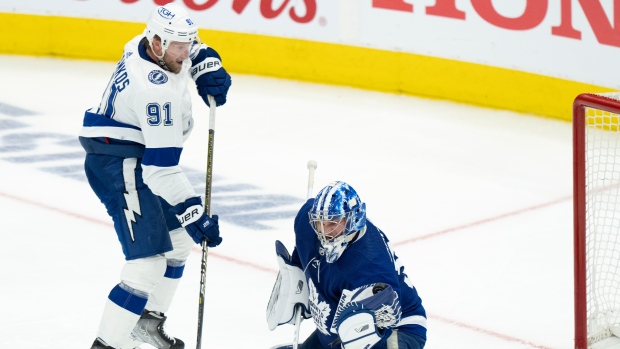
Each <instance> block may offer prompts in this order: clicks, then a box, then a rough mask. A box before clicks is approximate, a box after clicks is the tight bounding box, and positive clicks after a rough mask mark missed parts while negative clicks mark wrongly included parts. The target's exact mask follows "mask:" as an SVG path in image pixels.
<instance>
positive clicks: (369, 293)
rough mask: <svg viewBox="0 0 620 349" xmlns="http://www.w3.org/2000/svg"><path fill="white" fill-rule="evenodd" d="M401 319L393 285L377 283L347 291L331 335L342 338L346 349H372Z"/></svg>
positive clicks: (331, 329) (344, 293)
mask: <svg viewBox="0 0 620 349" xmlns="http://www.w3.org/2000/svg"><path fill="white" fill-rule="evenodd" d="M401 315H402V312H401V308H400V302H399V300H398V294H397V293H396V292H394V290H393V289H392V286H390V285H387V284H383V283H376V284H372V285H367V286H362V287H359V288H356V289H355V290H353V291H349V290H344V291H343V292H342V296H341V297H340V301H339V302H338V309H337V310H336V315H334V321H333V322H332V326H331V328H330V331H331V332H332V333H336V334H338V336H339V337H340V340H341V341H342V347H343V348H344V349H366V348H371V347H372V346H374V345H375V344H377V343H378V342H379V341H381V340H382V339H383V338H384V336H385V334H386V331H385V330H386V329H387V328H390V327H392V326H393V325H395V324H397V323H398V321H400V318H401Z"/></svg>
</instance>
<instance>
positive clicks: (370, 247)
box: [292, 199, 426, 348]
mask: <svg viewBox="0 0 620 349" xmlns="http://www.w3.org/2000/svg"><path fill="white" fill-rule="evenodd" d="M313 202H314V199H310V200H308V201H307V202H306V204H304V206H302V208H301V209H300V211H299V213H298V214H297V217H296V218H295V239H296V240H295V249H294V251H293V254H292V261H293V263H294V264H296V265H299V266H301V268H302V270H303V271H304V273H305V275H306V279H307V281H308V288H309V294H310V300H309V306H310V311H311V314H312V318H313V320H314V323H315V325H316V328H317V332H318V333H319V339H320V341H321V343H322V345H323V346H324V347H325V348H340V344H339V338H338V335H337V334H336V333H335V330H334V328H333V325H334V324H333V321H334V316H335V313H336V311H337V307H338V303H339V301H340V298H341V296H342V295H343V291H347V292H348V291H351V290H354V289H357V288H360V287H364V286H368V285H372V284H376V283H384V284H388V285H390V286H391V287H392V289H393V290H394V291H395V292H396V294H397V295H398V300H399V302H400V304H399V305H400V308H401V311H402V315H401V317H400V319H399V321H398V322H396V323H395V324H393V325H391V326H389V327H388V328H386V329H385V330H384V331H385V332H384V336H383V340H382V341H381V342H379V343H377V344H376V345H375V347H377V348H378V347H381V345H383V343H384V341H385V340H386V339H387V338H388V337H389V336H390V334H391V333H392V331H393V329H395V328H397V329H398V331H402V332H409V333H413V334H416V335H418V336H420V337H422V338H424V339H426V312H425V310H424V307H423V306H422V300H421V299H420V297H419V296H418V292H417V290H416V289H415V287H414V286H413V284H412V283H411V281H410V280H409V278H408V277H407V274H405V267H404V266H403V265H402V264H401V262H400V260H399V259H398V257H397V256H396V255H395V254H394V252H393V250H392V249H391V248H390V243H389V240H388V239H387V237H386V236H385V234H384V233H383V232H382V231H381V230H379V228H377V227H376V226H375V225H374V224H372V222H370V221H367V222H366V231H365V232H360V233H359V236H358V237H357V239H356V240H354V242H353V243H351V244H349V246H348V247H347V249H346V250H345V251H344V252H343V254H342V255H341V256H340V258H339V259H338V260H336V261H335V262H333V263H327V262H326V260H325V257H324V256H323V255H322V253H321V252H322V251H321V250H322V246H321V243H320V242H319V240H318V238H317V236H316V233H315V232H314V230H313V229H312V227H311V226H310V223H309V219H308V212H309V211H310V209H311V207H312V204H313Z"/></svg>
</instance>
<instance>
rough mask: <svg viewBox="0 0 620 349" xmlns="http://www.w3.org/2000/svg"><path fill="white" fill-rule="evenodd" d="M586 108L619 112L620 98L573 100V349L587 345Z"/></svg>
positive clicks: (589, 95) (581, 97)
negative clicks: (619, 99)
mask: <svg viewBox="0 0 620 349" xmlns="http://www.w3.org/2000/svg"><path fill="white" fill-rule="evenodd" d="M586 108H593V109H599V110H602V111H606V112H610V113H614V114H620V101H618V100H615V99H611V98H607V97H604V96H600V95H596V94H592V93H583V94H580V95H579V96H577V97H576V98H575V100H574V102H573V222H574V232H573V245H574V252H573V258H574V297H575V298H574V302H575V304H574V307H575V348H576V349H587V348H588V333H587V326H588V319H587V303H586V302H587V299H586V166H585V165H586V145H585V141H586V137H585V135H586V133H585V130H586V124H585V120H586Z"/></svg>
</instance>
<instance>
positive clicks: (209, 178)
mask: <svg viewBox="0 0 620 349" xmlns="http://www.w3.org/2000/svg"><path fill="white" fill-rule="evenodd" d="M207 98H208V99H209V143H208V146H207V175H206V181H205V182H206V183H205V214H206V215H207V216H209V217H211V184H212V183H213V144H214V140H215V108H216V105H215V99H214V98H213V96H208V97H207ZM208 252H209V248H208V247H207V240H206V239H204V240H202V263H201V265H200V295H199V296H198V334H197V338H196V349H201V347H202V328H203V319H204V313H205V302H204V300H205V285H206V281H207V256H208Z"/></svg>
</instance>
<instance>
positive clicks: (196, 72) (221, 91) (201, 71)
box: [190, 44, 232, 107]
mask: <svg viewBox="0 0 620 349" xmlns="http://www.w3.org/2000/svg"><path fill="white" fill-rule="evenodd" d="M190 58H191V60H192V68H191V69H190V72H191V74H192V79H194V81H195V82H196V88H197V89H198V94H199V95H200V97H202V100H203V101H204V102H205V103H206V104H207V105H209V99H208V98H207V96H208V95H211V96H213V98H214V99H215V104H216V106H218V107H219V106H221V105H224V103H226V94H228V89H229V88H230V85H231V84H232V80H231V78H230V75H229V74H228V73H227V72H226V70H225V69H224V67H222V61H221V59H220V55H219V54H218V53H217V52H215V50H214V49H212V48H210V47H208V46H207V45H205V44H195V45H194V47H192V52H191V53H190Z"/></svg>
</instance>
